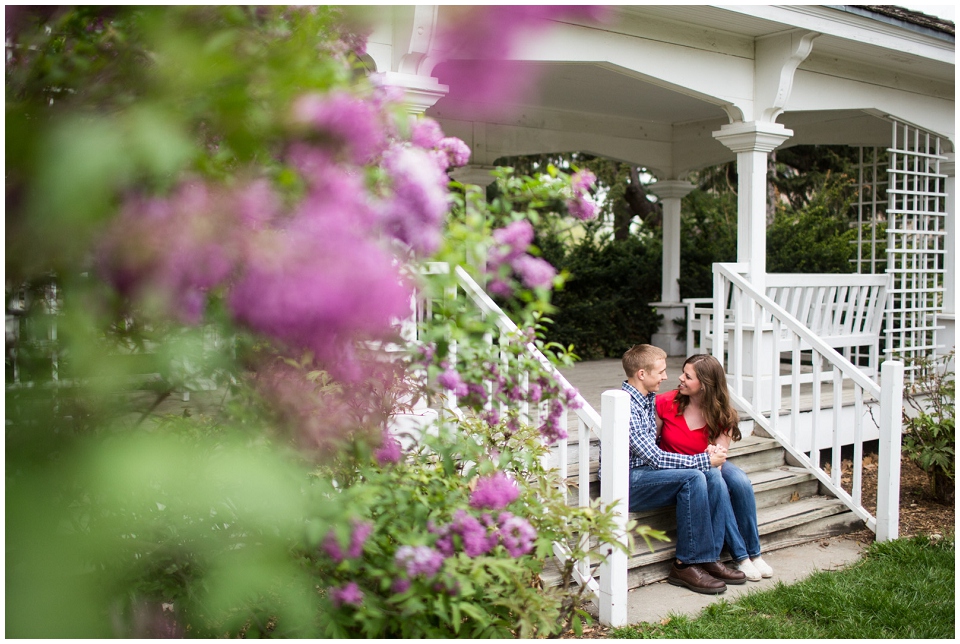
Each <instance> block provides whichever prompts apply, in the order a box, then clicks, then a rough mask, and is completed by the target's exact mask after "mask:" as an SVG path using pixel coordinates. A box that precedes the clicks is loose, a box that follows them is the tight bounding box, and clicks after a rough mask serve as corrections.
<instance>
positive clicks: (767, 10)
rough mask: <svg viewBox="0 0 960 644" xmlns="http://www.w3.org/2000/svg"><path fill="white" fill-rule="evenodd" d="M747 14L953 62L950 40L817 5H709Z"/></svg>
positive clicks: (953, 52) (794, 26)
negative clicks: (946, 40)
mask: <svg viewBox="0 0 960 644" xmlns="http://www.w3.org/2000/svg"><path fill="white" fill-rule="evenodd" d="M712 6H715V7H716V8H718V9H724V10H727V11H734V12H737V13H741V14H744V15H747V16H753V17H755V18H761V19H763V20H770V21H772V22H778V23H780V24H783V25H787V26H789V27H792V28H798V29H808V30H811V31H816V32H819V33H821V34H824V35H829V36H834V37H836V38H842V39H845V40H851V41H854V42H861V43H865V44H869V45H873V46H876V47H882V48H884V49H889V50H891V51H898V52H901V53H904V54H912V55H914V56H920V57H922V58H928V59H930V60H936V61H940V62H945V63H950V64H955V47H954V45H953V44H952V43H949V42H945V41H943V40H939V39H937V38H932V37H930V36H925V35H923V34H919V33H916V32H913V31H909V30H905V29H899V28H897V27H896V26H895V25H891V24H888V23H885V22H880V21H877V20H871V19H869V18H866V17H863V16H858V15H856V14H852V13H845V12H843V11H838V10H836V9H830V8H827V7H823V6H820V5H789V6H785V5H779V6H773V5H712Z"/></svg>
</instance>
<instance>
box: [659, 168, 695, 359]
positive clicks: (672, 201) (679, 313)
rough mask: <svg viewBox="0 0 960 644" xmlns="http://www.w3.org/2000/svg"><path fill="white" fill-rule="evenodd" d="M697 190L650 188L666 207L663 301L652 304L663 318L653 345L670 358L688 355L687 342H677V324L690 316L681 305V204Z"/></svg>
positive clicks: (662, 184) (678, 185) (672, 183)
mask: <svg viewBox="0 0 960 644" xmlns="http://www.w3.org/2000/svg"><path fill="white" fill-rule="evenodd" d="M695 187H696V186H694V185H693V184H692V183H690V182H689V181H681V180H677V179H671V180H668V181H658V182H656V183H653V184H650V185H649V186H647V190H648V191H650V192H652V193H653V194H655V195H657V197H659V198H660V203H661V205H662V207H663V264H662V270H661V283H660V301H659V302H652V303H651V305H652V306H655V307H656V308H657V313H660V314H661V315H663V322H661V323H660V329H659V330H658V331H657V332H656V333H654V334H653V338H652V339H651V342H652V343H653V344H654V345H656V346H658V347H660V348H661V349H663V350H664V351H666V352H667V355H671V356H674V355H683V354H684V353H686V350H687V345H686V342H685V341H681V340H678V339H677V333H679V331H680V329H678V328H676V324H675V323H674V320H675V319H677V318H681V317H683V316H684V315H685V314H686V308H685V307H684V306H683V304H682V303H681V302H680V284H679V283H678V282H677V280H679V279H680V203H681V200H682V199H683V198H684V197H685V196H687V195H688V194H690V191H692V190H693V189H694V188H695Z"/></svg>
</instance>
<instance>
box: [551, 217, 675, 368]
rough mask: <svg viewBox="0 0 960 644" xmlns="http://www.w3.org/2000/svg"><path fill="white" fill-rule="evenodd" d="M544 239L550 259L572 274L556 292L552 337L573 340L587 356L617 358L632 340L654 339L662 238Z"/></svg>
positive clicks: (567, 342) (579, 352) (564, 341)
mask: <svg viewBox="0 0 960 644" xmlns="http://www.w3.org/2000/svg"><path fill="white" fill-rule="evenodd" d="M540 245H541V247H542V249H543V253H544V257H545V258H546V259H547V261H549V262H550V263H551V264H553V265H554V266H556V267H557V268H558V269H559V270H561V271H564V272H566V273H568V274H569V278H568V279H567V282H566V283H565V284H564V286H563V288H562V289H561V290H557V291H556V292H555V293H554V297H553V304H554V306H555V307H556V309H557V311H556V312H555V313H554V314H553V315H552V316H551V317H552V319H553V325H552V326H551V327H550V329H549V331H548V336H547V337H548V338H549V339H550V340H551V341H554V342H557V343H559V344H561V345H564V346H568V345H571V344H572V345H573V346H574V349H575V351H576V353H577V355H579V356H580V357H581V358H583V359H586V360H590V359H597V358H619V357H620V356H621V355H623V352H624V351H626V350H627V349H629V348H630V347H631V346H633V345H634V344H638V343H641V342H649V341H650V338H651V337H652V335H653V334H654V333H655V332H656V331H657V329H658V328H659V325H660V320H661V319H662V317H663V316H662V315H660V314H658V313H657V312H656V311H655V310H654V309H653V308H652V307H651V306H650V302H655V301H657V298H658V297H659V296H660V257H661V247H660V242H659V240H658V239H656V238H652V237H651V238H640V237H630V238H628V239H626V240H623V241H613V240H603V239H597V238H596V237H594V236H592V235H588V236H587V237H585V238H584V239H583V240H582V241H580V242H579V243H577V244H576V245H575V246H573V247H572V248H569V249H568V248H567V247H565V246H563V245H562V244H559V243H556V242H552V241H551V240H540Z"/></svg>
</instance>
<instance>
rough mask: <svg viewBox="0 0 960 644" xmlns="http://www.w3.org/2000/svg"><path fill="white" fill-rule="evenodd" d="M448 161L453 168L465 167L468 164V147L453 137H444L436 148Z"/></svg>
mask: <svg viewBox="0 0 960 644" xmlns="http://www.w3.org/2000/svg"><path fill="white" fill-rule="evenodd" d="M438 147H439V149H440V151H442V152H444V153H445V154H446V155H447V158H448V159H449V164H450V165H452V166H453V167H455V168H459V167H461V166H465V165H467V163H469V162H470V147H469V146H468V145H467V144H466V143H464V142H463V141H461V140H460V139H458V138H457V137H455V136H448V137H445V138H444V139H442V140H441V141H440V145H439V146H438Z"/></svg>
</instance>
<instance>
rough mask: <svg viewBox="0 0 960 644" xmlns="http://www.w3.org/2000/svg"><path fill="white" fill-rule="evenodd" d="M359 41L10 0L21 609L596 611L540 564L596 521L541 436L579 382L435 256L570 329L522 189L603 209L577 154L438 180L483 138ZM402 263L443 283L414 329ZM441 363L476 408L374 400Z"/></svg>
mask: <svg viewBox="0 0 960 644" xmlns="http://www.w3.org/2000/svg"><path fill="white" fill-rule="evenodd" d="M471 11H481V12H482V9H471ZM497 11H503V10H502V9H497ZM551 11H566V9H559V8H558V9H553V10H551V9H550V8H548V7H545V8H540V9H537V10H536V11H534V12H532V13H531V14H530V15H531V16H532V17H537V16H541V17H542V16H544V15H548V14H550V12H551ZM508 13H509V12H508ZM521 13H523V12H521ZM478 15H479V14H478ZM523 15H526V14H525V13H523ZM531 19H532V18H531ZM484 24H486V23H484ZM510 33H511V34H512V35H516V33H519V32H516V33H515V32H513V31H511V32H510ZM445 37H447V36H445ZM363 40H364V39H363V37H362V29H361V30H360V31H359V32H358V28H357V23H356V22H355V20H354V19H353V17H352V16H351V15H349V14H345V13H344V12H343V11H342V10H340V9H336V8H332V7H312V8H311V7H296V8H284V7H245V6H244V7H237V6H222V7H221V6H218V7H116V8H113V7H110V8H103V7H76V8H69V7H68V8H56V7H49V8H47V7H34V8H27V7H14V8H8V11H7V66H6V80H7V84H6V91H7V94H6V99H7V100H6V122H7V130H6V132H7V168H6V171H7V177H6V178H7V202H6V206H7V211H6V216H7V262H6V271H7V272H6V275H7V289H6V293H7V303H8V304H7V306H8V324H7V329H8V336H7V385H8V387H7V396H6V503H7V505H6V512H7V514H6V518H7V533H6V537H7V539H6V548H7V550H6V553H7V585H6V591H7V611H6V615H7V631H6V634H7V635H8V636H10V637H55V638H68V637H69V638H73V637H110V636H113V637H154V636H178V637H183V636H199V637H214V636H224V635H229V636H266V635H269V636H275V637H278V636H291V637H322V636H328V637H334V636H336V637H339V636H375V637H385V636H408V637H447V636H453V635H461V636H471V637H484V636H497V637H512V636H517V635H519V636H523V637H532V636H536V635H554V634H557V633H559V632H561V631H562V630H564V629H566V628H569V627H576V625H577V624H579V623H581V620H582V619H584V618H585V613H583V611H582V609H581V607H580V605H579V601H580V599H581V598H582V596H581V590H580V589H579V588H578V587H576V586H575V585H572V584H571V583H570V569H569V566H567V568H566V570H565V571H564V572H565V576H564V580H565V583H564V584H562V585H561V586H560V587H558V588H540V587H539V581H538V580H539V574H540V572H541V571H542V570H543V568H544V565H545V562H546V561H548V560H549V559H550V558H551V556H552V544H553V542H555V541H560V542H565V543H571V544H576V543H578V540H576V539H575V538H574V535H575V534H576V533H580V532H590V533H591V534H592V535H594V536H596V537H597V538H598V539H599V540H600V541H601V542H602V541H604V540H605V539H607V538H609V537H610V535H611V530H612V519H611V517H610V515H609V513H605V512H600V511H596V510H591V509H586V510H581V509H575V508H568V507H567V506H566V503H565V501H566V499H565V498H564V495H563V494H562V493H561V492H559V491H558V489H557V481H555V480H553V479H552V475H551V474H550V473H548V472H546V471H545V470H544V469H543V468H542V465H541V461H540V458H539V457H540V456H541V455H542V453H543V450H545V449H547V447H546V446H545V444H548V443H551V442H552V441H554V440H556V439H557V438H559V437H561V436H562V435H563V434H562V432H563V430H562V429H561V427H560V425H559V423H558V419H559V418H560V417H561V415H562V414H563V413H565V412H566V410H567V409H568V408H569V407H570V406H571V404H573V401H574V393H573V392H570V391H566V390H564V389H562V388H560V387H558V386H557V384H556V382H555V381H553V380H552V379H551V378H550V377H549V376H548V375H547V374H546V373H545V371H544V369H543V367H542V365H540V364H539V363H538V362H537V361H536V360H533V359H532V358H530V357H529V356H525V355H524V354H523V353H522V352H520V351H519V350H517V349H516V347H514V348H508V347H507V346H506V345H505V346H504V347H491V345H489V344H488V343H487V342H485V340H484V337H485V336H486V335H488V334H490V333H491V332H492V331H493V326H492V325H493V322H492V321H491V320H489V319H485V318H484V317H483V316H482V315H480V313H479V312H478V311H475V310H471V309H470V307H469V306H468V305H466V303H465V302H464V301H463V300H462V299H461V300H458V301H457V302H455V303H449V302H447V303H445V301H444V297H443V295H444V293H445V292H446V291H447V290H448V289H449V287H450V286H451V284H452V282H451V279H453V278H452V276H451V274H449V273H446V274H444V273H433V274H427V273H429V271H425V270H424V269H425V267H426V265H427V263H428V262H430V261H439V262H446V263H448V264H451V265H463V266H467V267H469V270H470V271H471V272H472V273H473V274H474V276H475V277H477V278H478V279H479V280H481V281H486V282H487V283H488V284H489V288H490V291H491V292H494V293H496V295H497V296H498V298H499V299H500V301H501V302H502V303H503V304H504V306H505V308H506V309H507V310H508V311H509V313H510V315H511V316H512V317H513V319H514V321H515V322H516V323H517V324H518V325H519V326H520V328H521V329H524V331H523V332H522V334H523V336H522V338H521V339H522V340H523V342H520V345H522V344H524V343H525V342H532V343H534V344H536V345H537V346H539V347H540V348H541V349H542V350H543V351H544V352H545V353H547V354H548V355H549V356H551V357H552V358H553V359H555V360H557V361H562V360H569V359H570V356H569V353H568V351H567V350H565V349H564V348H562V347H556V346H551V345H549V344H545V343H544V342H543V341H542V339H541V338H540V337H539V334H538V330H539V329H540V328H541V327H540V325H541V324H543V323H544V322H545V316H546V315H547V314H548V313H549V311H550V305H549V299H550V289H551V288H552V287H553V286H554V285H556V284H559V283H562V281H563V276H562V275H557V274H556V272H555V271H554V270H553V269H552V267H550V266H549V264H547V263H546V262H545V261H543V259H542V258H540V257H539V256H538V255H539V252H538V250H537V249H536V248H535V247H533V246H531V245H530V235H529V234H528V231H527V226H525V220H527V219H530V218H537V217H565V216H568V215H573V216H575V217H584V216H587V215H588V214H589V213H588V212H587V211H589V207H588V206H584V204H583V203H582V202H583V199H585V195H586V194H587V188H586V184H587V183H589V181H588V179H589V177H586V176H585V175H584V174H579V175H577V176H576V177H569V176H566V175H563V174H560V173H556V172H554V173H553V176H552V177H549V178H546V179H543V178H530V177H526V178H517V177H513V176H512V175H510V174H509V173H508V172H505V171H504V172H501V173H500V175H499V179H498V181H499V182H500V184H501V192H500V195H501V196H500V197H498V199H496V200H494V201H493V202H492V203H489V204H487V203H486V202H485V201H484V200H483V199H482V197H481V195H480V194H479V191H478V190H476V189H475V188H468V187H464V186H461V185H459V184H456V183H455V182H454V183H451V182H450V179H449V173H448V171H449V170H451V169H453V168H454V167H456V166H459V165H463V164H464V163H466V162H467V161H468V160H469V152H470V151H469V148H468V147H467V146H466V145H465V144H464V143H463V142H462V141H460V140H458V139H455V138H451V137H447V136H445V135H444V133H443V131H442V129H441V128H440V126H439V125H438V124H437V123H435V122H433V121H431V120H430V119H426V118H421V119H420V120H418V121H416V122H411V120H410V119H409V117H408V115H407V113H406V111H405V108H404V105H403V103H402V102H401V101H400V100H399V98H400V97H398V96H397V94H396V92H395V91H394V90H392V89H390V88H389V87H386V86H383V85H382V84H381V83H378V82H374V81H371V80H369V79H366V78H365V77H363V76H361V75H358V73H357V69H358V68H359V65H358V60H359V59H358V55H359V54H362V46H363ZM471 42H472V41H471ZM474 44H476V43H474ZM488 80H489V79H488ZM414 290H416V291H417V292H419V293H422V294H425V295H426V296H427V297H432V298H433V299H435V300H436V302H437V306H436V307H435V309H434V315H432V316H430V317H428V318H427V319H426V320H424V321H423V326H422V329H421V332H420V337H421V339H422V342H421V343H419V344H412V345H405V344H402V343H400V335H399V328H398V327H399V322H400V321H402V320H403V319H405V318H407V317H409V316H410V313H411V312H410V307H409V303H410V299H411V296H412V294H413V293H414ZM454 342H455V343H456V346H457V350H456V351H453V350H452V347H453V343H454ZM501 349H502V350H503V351H507V352H513V353H512V359H513V360H514V361H515V362H516V363H517V364H518V365H519V367H520V368H522V369H523V370H525V371H529V372H530V374H531V375H530V380H529V382H524V383H521V382H519V381H518V379H517V377H516V375H515V374H513V372H511V373H502V372H501V371H500V368H499V365H500V364H501V357H502V356H501V353H500V351H501ZM447 390H454V391H455V392H456V393H457V394H458V395H459V396H460V401H459V402H460V407H461V409H462V410H463V411H464V412H465V414H466V420H464V421H463V422H462V423H460V424H457V425H454V424H452V423H450V422H448V421H444V422H443V423H441V424H440V425H439V426H438V427H437V428H436V432H434V433H433V434H431V433H429V432H428V433H426V434H425V435H424V436H422V437H421V438H420V439H419V440H418V441H416V442H415V444H414V446H413V447H410V446H409V445H408V446H407V447H406V448H404V444H405V443H403V442H402V440H401V439H404V437H400V436H395V435H393V434H392V433H391V431H390V430H389V421H390V418H391V417H392V416H394V415H395V414H397V413H398V412H402V411H404V410H405V409H407V408H408V407H409V406H410V404H411V403H412V402H413V401H415V400H417V399H418V398H423V399H426V400H428V401H430V402H431V403H436V402H437V401H438V400H439V399H440V397H442V396H445V395H447ZM501 402H502V403H503V404H504V406H503V409H504V413H503V414H502V415H501V414H500V413H499V410H500V403H501ZM524 402H526V403H531V404H537V405H543V406H544V409H545V411H546V414H545V416H544V420H543V421H542V422H541V423H539V426H538V427H530V426H529V425H527V424H526V423H525V422H523V418H522V416H521V415H520V414H519V413H518V412H517V411H516V410H517V409H518V405H519V404H521V403H524ZM578 554H580V555H582V554H584V553H582V552H580V553H578Z"/></svg>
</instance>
